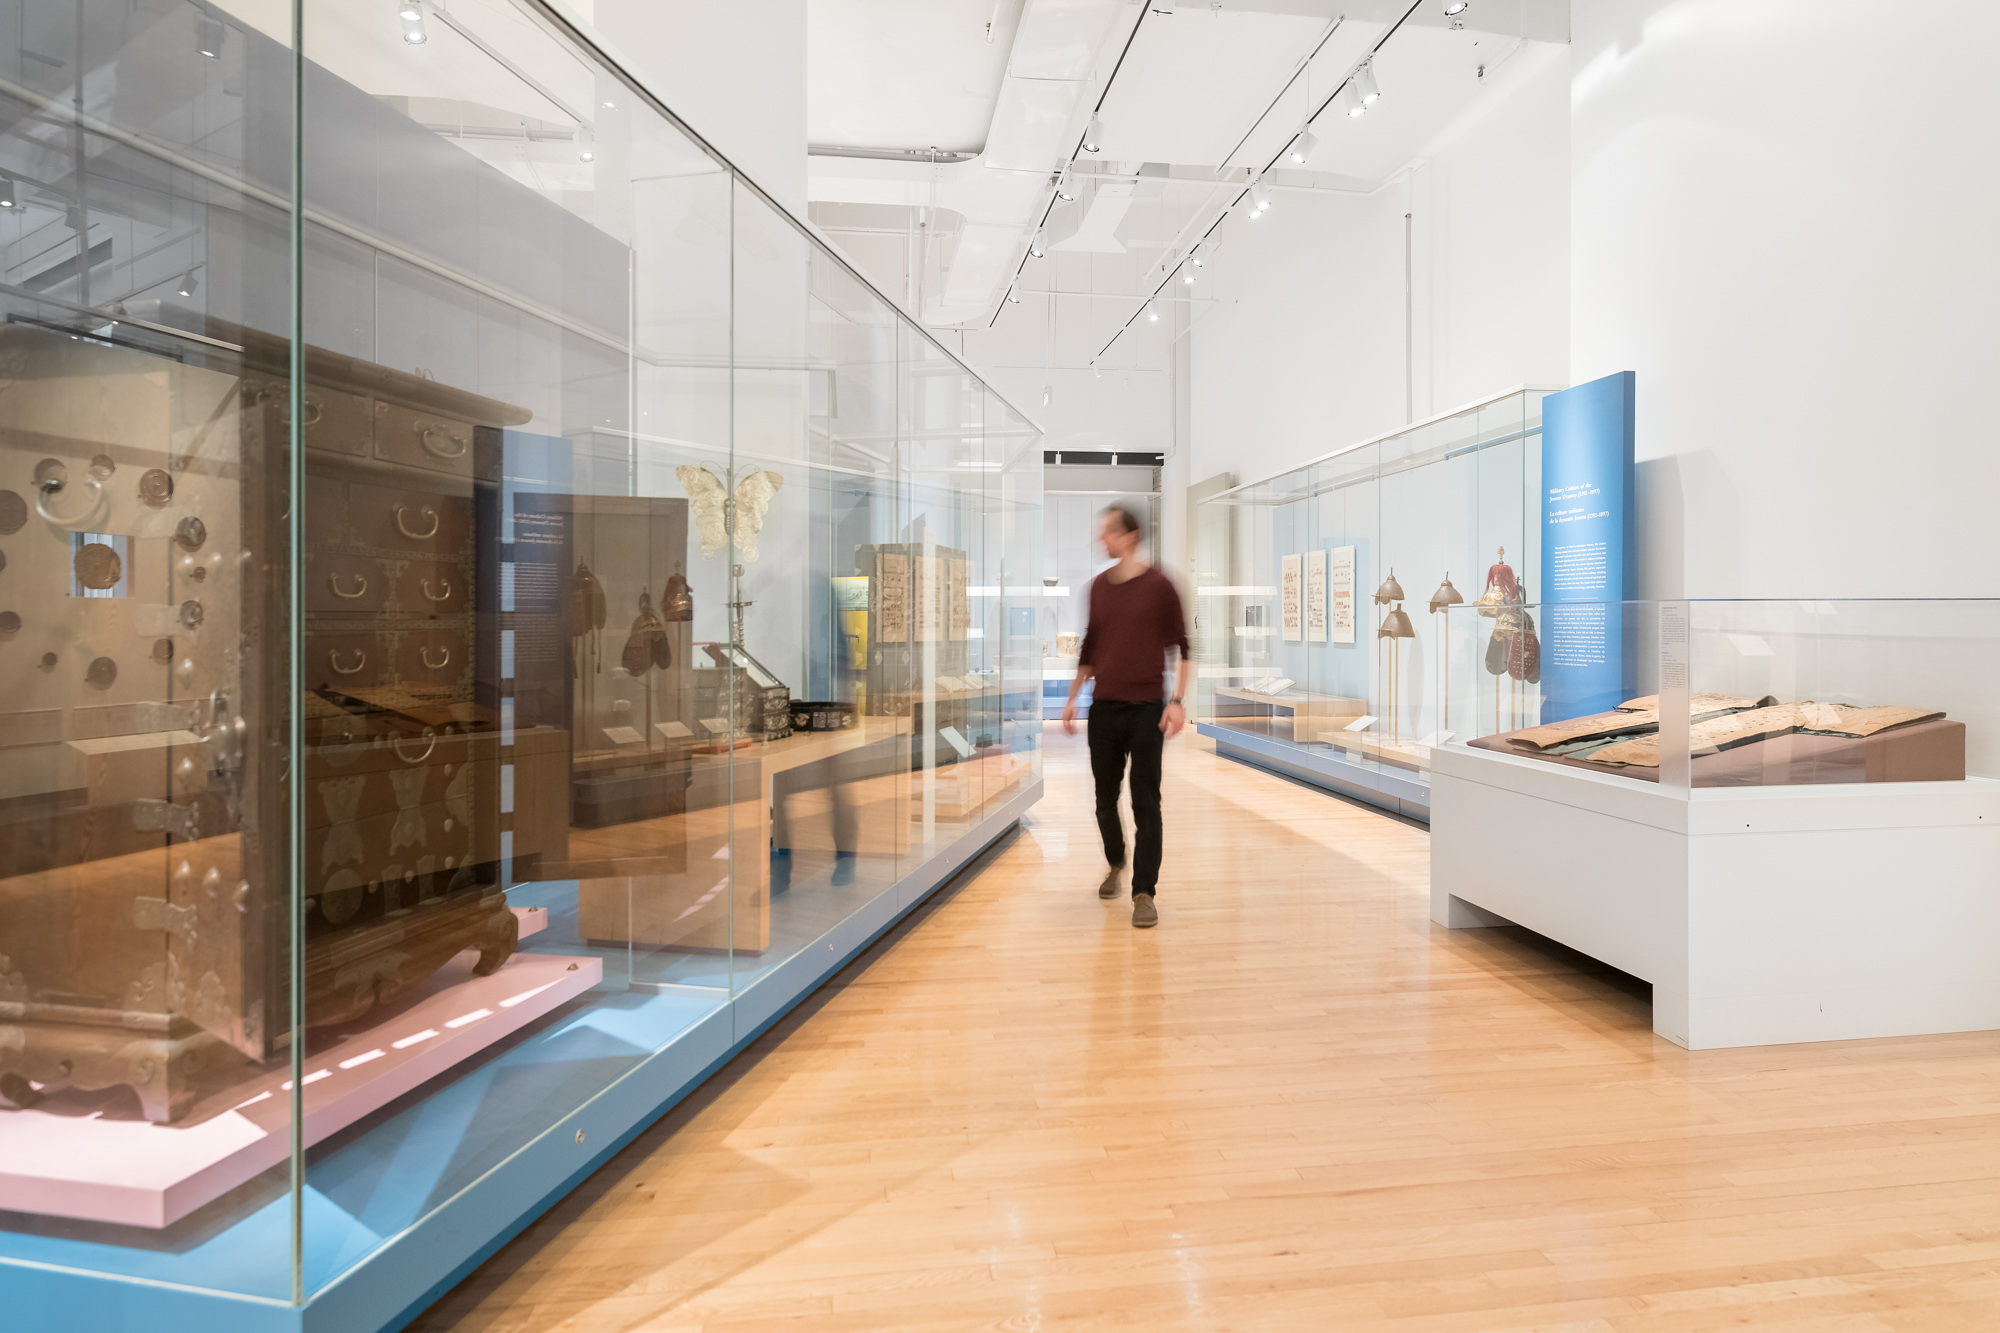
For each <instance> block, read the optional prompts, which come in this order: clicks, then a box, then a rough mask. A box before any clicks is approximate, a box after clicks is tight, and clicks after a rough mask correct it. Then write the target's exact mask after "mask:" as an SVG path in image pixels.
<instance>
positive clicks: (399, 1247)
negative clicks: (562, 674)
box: [0, 782, 1042, 1333]
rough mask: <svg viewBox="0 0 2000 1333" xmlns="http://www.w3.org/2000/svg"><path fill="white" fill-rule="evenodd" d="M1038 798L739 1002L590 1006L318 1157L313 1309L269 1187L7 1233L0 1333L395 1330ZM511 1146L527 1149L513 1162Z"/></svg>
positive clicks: (881, 894) (286, 1216) (824, 938)
mask: <svg viewBox="0 0 2000 1333" xmlns="http://www.w3.org/2000/svg"><path fill="white" fill-rule="evenodd" d="M1041 792H1042V785H1041V783H1040V782H1036V783H1034V784H1033V785H1031V786H1029V787H1028V788H1026V789H1025V790H1023V791H1022V792H1021V793H1020V794H1019V795H1017V796H1016V797H1015V798H1014V799H1013V800H1011V801H1009V802H1007V803H1006V804H1005V805H1004V806H1002V807H1000V808H999V809H997V810H995V811H993V812H992V813H991V814H989V815H988V816H987V817H986V818H985V819H983V820H982V821H980V822H979V823H978V824H976V825H973V826H972V827H970V828H969V829H968V830H967V831H966V832H965V833H963V834H962V835H961V836H960V837H959V838H958V839H957V840H956V841H955V842H953V843H952V844H951V845H950V846H949V847H948V848H946V849H945V850H944V851H943V852H942V853H940V854H939V855H937V856H934V857H932V858H931V860H930V861H929V862H928V863H927V864H926V865H925V866H923V867H922V868H920V869H919V870H917V871H916V872H915V873H913V874H912V875H910V876H908V877H906V878H905V879H904V880H902V881H901V882H899V883H897V884H895V885H892V886H885V887H884V888H883V890H881V891H878V892H877V893H876V894H875V895H874V896H873V897H872V898H871V899H870V900H869V901H867V902H866V903H863V904H862V905H861V906H860V907H859V908H858V909H857V910H856V911H854V912H853V913H852V914H850V915H849V916H847V917H846V918H845V919H843V920H841V921H839V922H838V923H836V924H834V925H833V926H832V927H831V928H830V929H828V930H827V931H825V932H824V934H822V935H820V936H819V937H818V938H817V939H815V940H813V941H812V942H811V943H810V944H809V945H807V946H806V947H804V948H802V949H799V950H798V951H797V952H795V953H793V954H792V955H791V956H790V957H788V958H785V959H784V960H783V961H782V962H778V963H776V964H775V965H773V966H770V967H768V968H767V969H765V970H764V971H762V972H761V973H760V974H759V975H757V976H756V977H755V979H754V980H751V981H749V982H748V983H747V984H745V983H744V981H743V979H742V977H740V976H739V978H738V983H739V986H740V989H739V990H738V992H737V994H736V996H735V997H734V999H731V998H729V997H728V996H727V994H726V993H725V992H722V991H710V992H702V991H698V990H693V989H689V990H679V989H675V990H662V991H657V992H652V993H645V992H641V991H635V992H632V993H630V994H627V995H620V996H618V997H616V999H615V1000H609V999H607V997H606V996H605V995H604V994H603V993H602V992H597V993H594V995H593V996H592V997H591V998H589V999H585V1000H578V1001H575V1002H572V1004H571V1005H570V1006H568V1007H566V1008H564V1009H562V1010H559V1011H557V1013H556V1014H555V1015H554V1016H553V1017H552V1018H551V1019H550V1020H547V1021H545V1022H544V1023H542V1024H540V1025H537V1026H535V1027H534V1028H532V1029H531V1030H529V1031H528V1032H526V1033H523V1034H521V1036H520V1037H519V1038H518V1039H516V1040H513V1041H512V1042H510V1043H508V1044H505V1045H504V1046H503V1048H502V1049H500V1050H498V1051H497V1052H495V1053H494V1054H493V1055H492V1056H491V1058H489V1059H487V1060H485V1061H483V1062H482V1063H480V1064H479V1065H477V1067H475V1068H472V1069H470V1070H469V1071H468V1072H466V1073H464V1074H463V1075H461V1076H460V1077H457V1078H454V1079H452V1080H450V1081H449V1082H446V1083H443V1084H441V1085H435V1086H433V1087H430V1088H426V1089H420V1090H419V1091H418V1092H416V1093H413V1094H411V1095H410V1096H409V1097H406V1098H404V1099H403V1100H402V1101H400V1102H398V1103H393V1104H392V1105H391V1106H390V1107H389V1108H387V1109H386V1111H385V1112H384V1113H382V1114H379V1115H377V1116H375V1117H371V1118H370V1119H369V1120H368V1121H366V1122H364V1124H363V1125H362V1126H357V1127H356V1128H355V1129H353V1130H349V1131H345V1132H343V1133H342V1134H339V1135H336V1136H334V1137H333V1138H332V1139H330V1140H328V1141H327V1142H325V1143H322V1144H319V1145H317V1146H316V1147H314V1148H313V1149H312V1151H311V1153H310V1154H309V1159H308V1167H307V1187H306V1192H305V1227H304V1238H305V1240H304V1249H303V1254H302V1264H303V1277H304V1287H305V1290H306V1291H307V1292H309V1293H312V1294H311V1296H310V1299H308V1300H307V1301H306V1302H305V1303H304V1304H303V1305H298V1304H293V1303H292V1302H291V1301H290V1300H289V1299H288V1296H289V1291H288V1290H282V1289H280V1290H273V1288H277V1287H280V1286H281V1285H282V1286H283V1287H285V1288H288V1287H289V1282H290V1271H291V1266H290V1253H289V1241H290V1236H291V1218H290V1212H291V1202H290V1196H289V1193H288V1192H287V1190H286V1188H285V1186H284V1181H283V1179H282V1178H281V1176H282V1173H276V1172H274V1173H272V1174H271V1175H270V1176H267V1177H266V1178H265V1179H264V1180H262V1181H260V1182H253V1183H252V1184H251V1185H248V1186H245V1187H244V1188H245V1189H246V1190H255V1189H259V1188H261V1189H262V1190H263V1192H264V1197H263V1202H262V1203H261V1204H260V1205H259V1206H257V1207H256V1208H255V1209H254V1210H253V1211H251V1212H250V1213H249V1215H247V1216H244V1217H241V1218H233V1219H230V1220H227V1221H224V1220H220V1219H218V1220H215V1221H212V1222H207V1223H205V1224H204V1223H203V1222H202V1219H201V1217H200V1215H199V1214H197V1216H196V1217H195V1218H192V1219H189V1221H190V1223H191V1224H192V1225H190V1226H188V1227H184V1228H181V1229H179V1230H177V1231H174V1232H171V1233H169V1234H152V1233H138V1232H136V1231H135V1230H134V1229H132V1228H100V1229H97V1230H95V1231H89V1230H86V1229H81V1228H78V1227H75V1226H67V1225H58V1226H49V1227H46V1228H43V1229H40V1230H37V1229H36V1228H34V1227H32V1226H25V1227H22V1228H21V1229H18V1230H15V1231H12V1232H10V1233H9V1234H8V1235H7V1236H6V1245H7V1248H8V1251H9V1253H8V1254H7V1255H6V1256H5V1258H4V1260H0V1311H4V1312H5V1316H4V1319H0V1325H4V1326H5V1327H8V1328H24V1329H26V1328H60V1329H63V1330H65V1331H66V1333H100V1331H102V1333H140V1331H141V1330H143V1331H144V1333H158V1330H161V1329H180V1328H200V1329H203V1330H204V1331H205V1333H298V1331H301V1330H311V1331H312V1333H375V1331H377V1330H393V1329H398V1328H401V1327H402V1326H403V1325H405V1324H407V1323H408V1322H409V1321H410V1320H412V1319H414V1318H415V1317H416V1316H417V1314H418V1313H420V1312H421V1311H422V1310H423V1309H424V1308H425V1307H426V1306H428V1305H429V1304H430V1303H431V1302H432V1301H434V1300H436V1299H437V1298H438V1297H439V1296H440V1295H442V1294H443V1293H444V1292H445V1291H447V1290H449V1289H450V1288H451V1287H452V1286H453V1285H454V1284H455V1283H457V1282H458V1281H459V1280H460V1279H461V1278H463V1277H464V1276H465V1275H466V1274H467V1273H469V1272H470V1271H471V1270H472V1269H473V1268H475V1267H477V1266H478V1264H479V1263H480V1262H481V1261H483V1260H484V1259H486V1258H487V1257H488V1256H489V1255H491V1254H492V1253H493V1252H494V1251H495V1250H497V1249H498V1248H499V1247H500V1246H502V1245H504V1244H505V1243H506V1242H507V1241H508V1240H510V1239H511V1238H512V1237H513V1236H515V1235H516V1234H518V1233H519V1232H520V1230H521V1229H522V1228H523V1227H525V1226H527V1225H528V1224H529V1223H530V1222H532V1221H533V1220H534V1219H535V1218H536V1217H538V1216H540V1215H541V1213H542V1212H543V1211H544V1210H546V1209H547V1208H548V1207H549V1206H550V1205H552V1204H553V1203H555V1201H556V1200H558V1199H560V1198H561V1197H562V1196H563V1195H564V1194H566V1193H568V1192H569V1191H570V1190H571V1189H573V1188H575V1186H576V1185H577V1184H578V1183H579V1182H580V1181H581V1180H583V1178H584V1177H586V1176H588V1175H589V1174H590V1173H591V1172H592V1171H594V1170H596V1169H597V1168H598V1167H599V1166H601V1165H603V1163H604V1162H605V1161H606V1160H607V1159H609V1158H610V1157H611V1156H612V1155H613V1154H614V1153H616V1152H617V1151H618V1150H619V1149H620V1148H622V1147H623V1146H624V1145H625V1144H627V1143H628V1142H630V1141H631V1140H632V1138H633V1137H634V1136H636V1135H637V1134H639V1133H640V1132H641V1131H643V1130H644V1129H645V1128H646V1127H647V1126H648V1125H650V1124H652V1123H653V1121H655V1120H657V1119H658V1118H659V1117H660V1116H661V1115H663V1114H665V1113H666V1112H667V1111H668V1110H670V1109H671V1108H672V1107H673V1106H674V1105H675V1104H676V1103H677V1102H679V1101H680V1100H681V1098H683V1097H685V1096H686V1095H687V1094H688V1093H689V1092H691V1091H693V1090H694V1089H695V1088H696V1087H698V1086H699V1085H700V1084H701V1082H702V1081H703V1080H704V1079H706V1078H707V1077H708V1076H709V1075H710V1074H712V1073H714V1072H715V1070H716V1069H718V1068H719V1067H721V1065H722V1064H724V1063H725V1062H726V1061H728V1060H729V1059H730V1058H731V1057H732V1056H734V1055H736V1054H737V1053H738V1052H739V1051H741V1050H742V1049H743V1048H744V1047H745V1046H747V1045H749V1043H750V1042H752V1041H753V1040H755V1039H756V1037H757V1036H758V1035H759V1034H760V1033H762V1032H763V1031H764V1030H765V1029H766V1028H768V1027H769V1026H770V1025H771V1024H772V1023H774V1022H776V1021H777V1020H778V1019H779V1018H781V1017H782V1016H783V1015H784V1014H785V1013H786V1012H787V1011H789V1010H790V1009H791V1008H792V1007H793V1006H794V1005H796V1004H798V1002H799V1001H800V1000H802V999H804V998H805V997H806V996H807V995H810V994H811V993H812V992H813V991H814V990H815V989H817V988H818V987H819V986H820V985H821V984H822V983H824V982H825V981H826V980H827V979H828V978H829V977H831V976H832V975H833V974H834V973H836V972H838V971H839V970H840V969H841V968H842V967H844V966H846V965H847V963H849V962H850V961H852V960H853V959H854V958H855V956H856V955H858V954H859V953H861V951H862V950H864V949H866V948H867V947H868V946H869V945H870V944H871V943H873V942H874V941H875V939H877V938H878V937H879V936H880V935H881V934H882V933H883V932H884V931H886V930H888V929H889V928H890V927H891V926H892V925H894V924H895V923H896V921H897V920H899V919H900V918H901V917H902V916H903V915H904V914H905V913H907V912H909V911H910V910H911V909H912V908H914V907H916V906H917V905H918V904H919V903H921V902H922V901H923V900H924V899H925V898H926V897H928V896H929V895H930V894H931V893H933V892H935V891H936V890H937V888H938V887H939V886H940V885H941V884H943V883H944V882H945V881H946V880H948V879H950V878H951V877H952V876H953V875H955V874H957V873H958V872H959V871H960V870H962V869H963V868H964V867H965V866H966V865H967V864H968V863H970V862H971V861H972V860H973V859H974V858H975V857H977V856H978V855H979V854H980V853H981V852H982V851H984V850H985V849H986V848H987V847H988V846H989V845H991V844H992V843H993V841H994V840H995V839H997V838H999V837H1000V836H1001V835H1002V834H1004V833H1005V832H1006V831H1007V830H1008V829H1009V828H1011V827H1012V826H1013V825H1014V824H1015V823H1016V822H1017V821H1018V820H1019V819H1020V817H1021V815H1022V814H1023V813H1024V812H1025V811H1026V810H1027V809H1028V808H1029V807H1030V806H1032V805H1033V804H1034V803H1035V802H1036V801H1037V800H1038V799H1040V797H1041ZM552 933H553V932H552ZM579 1102H581V1104H580V1105H579V1104H578V1103H579ZM552 1105H553V1106H561V1107H568V1108H571V1109H569V1110H568V1111H567V1112H566V1113H564V1114H560V1115H557V1116H556V1117H555V1118H554V1120H553V1123H551V1119H550V1116H549V1115H547V1114H541V1113H540V1112H543V1111H545V1110H546V1109H547V1108H548V1107H550V1106H552ZM508 1144H519V1145H521V1146H520V1147H519V1148H518V1149H517V1150H515V1151H514V1152H512V1153H511V1155H507V1154H505V1153H504V1147H505V1145H508ZM496 1145H497V1147H496ZM496 1160H497V1161H498V1163H499V1164H498V1165H497V1166H495V1165H491V1163H493V1162H494V1161H496ZM193 1284H200V1285H199V1286H196V1285H193ZM210 1287H215V1288H222V1287H233V1288H235V1290H236V1291H239V1292H266V1293H268V1294H263V1295H240V1294H229V1293H228V1292H227V1291H224V1290H216V1289H205V1288H210Z"/></svg>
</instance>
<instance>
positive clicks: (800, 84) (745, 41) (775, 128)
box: [572, 0, 806, 217]
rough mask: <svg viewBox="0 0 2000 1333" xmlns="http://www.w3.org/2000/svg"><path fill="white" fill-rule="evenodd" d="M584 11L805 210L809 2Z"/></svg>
mask: <svg viewBox="0 0 2000 1333" xmlns="http://www.w3.org/2000/svg"><path fill="white" fill-rule="evenodd" d="M572 2H573V3H574V2H575V0H572ZM576 8H577V11H578V13H580V14H581V15H583V16H584V17H585V18H586V19H588V20H589V21H590V22H591V23H592V24H593V25H594V26H595V27H596V29H597V30H598V31H599V32H600V33H602V34H603V35H604V38H605V40H606V41H607V42H608V43H609V44H610V45H611V47H612V49H613V51H614V52H615V54H616V55H617V56H618V58H619V59H620V60H621V61H623V62H625V63H626V65H627V67H628V68H629V69H630V70H631V71H632V73H633V75H634V76H635V77H637V78H638V79H640V80H641V81H642V82H644V83H645V84H646V85H647V86H648V87H649V88H651V89H652V91H653V92H654V93H655V94H656V95H657V96H658V97H659V98H660V100H661V101H663V102H665V103H666V104H667V107H668V109H669V110H671V111H672V112H673V113H674V114H675V115H677V116H679V117H680V118H681V119H682V120H684V121H686V122H687V123H688V125H689V126H690V127H692V128H693V129H694V131H695V132H696V133H697V134H700V135H701V136H702V137H703V138H705V139H707V140H708V141H709V142H710V143H711V144H713V145H714V146H715V148H716V150H717V151H719V152H720V153H722V155H723V156H725V157H727V158H728V159H729V160H730V161H731V162H734V163H735V164H736V166H737V168H738V169H739V170H741V171H742V172H743V173H744V174H745V175H747V176H749V177H750V179H751V180H753V181H755V182H756V183H757V184H758V185H759V186H760V187H762V188H763V189H764V191H765V192H766V193H768V194H769V195H770V196H771V197H772V198H774V199H776V200H777V201H778V202H779V203H781V204H783V205H784V206H785V207H787V208H789V209H791V210H792V211H793V212H795V213H797V214H798V215H799V216H800V217H804V216H805V213H806V4H805V0H727V3H716V2H715V0H594V3H591V2H589V0H586V2H585V3H581V4H577V5H576Z"/></svg>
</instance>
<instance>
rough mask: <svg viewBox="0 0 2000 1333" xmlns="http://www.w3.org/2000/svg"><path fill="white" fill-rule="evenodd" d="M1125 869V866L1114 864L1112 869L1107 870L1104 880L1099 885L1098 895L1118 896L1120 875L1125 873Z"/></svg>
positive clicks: (1101, 896)
mask: <svg viewBox="0 0 2000 1333" xmlns="http://www.w3.org/2000/svg"><path fill="white" fill-rule="evenodd" d="M1124 871H1125V867H1124V866H1113V867H1111V869H1109V870H1107V871H1105V872H1104V880H1103V882H1102V883H1100V884H1099V885H1098V886H1097V896H1098V897H1100V898H1116V897H1117V896H1118V876H1119V875H1121V874H1123V873H1124Z"/></svg>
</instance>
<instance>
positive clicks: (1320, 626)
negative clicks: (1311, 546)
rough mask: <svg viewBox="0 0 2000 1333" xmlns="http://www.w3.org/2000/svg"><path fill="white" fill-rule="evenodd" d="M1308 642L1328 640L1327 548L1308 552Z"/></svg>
mask: <svg viewBox="0 0 2000 1333" xmlns="http://www.w3.org/2000/svg"><path fill="white" fill-rule="evenodd" d="M1306 642H1307V643H1325V642H1326V548H1325V547H1321V548H1320V549H1319V550H1317V551H1307V552H1306Z"/></svg>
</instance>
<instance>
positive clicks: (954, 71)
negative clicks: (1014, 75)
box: [806, 0, 1022, 153]
mask: <svg viewBox="0 0 2000 1333" xmlns="http://www.w3.org/2000/svg"><path fill="white" fill-rule="evenodd" d="M1021 5H1022V0H1001V2H1000V3H999V4H998V5H995V4H993V3H991V0H984V2H981V0H808V3H807V5H806V138H807V140H808V141H809V142H811V143H814V144H823V145H837V146H841V147H850V148H942V149H946V150H948V151H952V152H974V153H976V152H978V151H979V150H980V149H981V148H982V147H984V146H985V143H986V134H987V127H988V126H989V125H991V124H992V121H993V104H994V101H995V99H996V98H997V97H998V96H999V94H1000V81H1001V79H1002V78H1004V77H1005V76H1006V73H1007V61H1008V57H1009V54H1010V52H1011V51H1012V50H1013V46H1014V35H1015V25H1016V22H1017V21H1018V19H1019V18H1020V14H1021ZM989 22H990V23H991V24H992V30H991V32H990V33H989V32H988V29H987V25H988V23H989ZM989 37H990V40H989Z"/></svg>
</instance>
